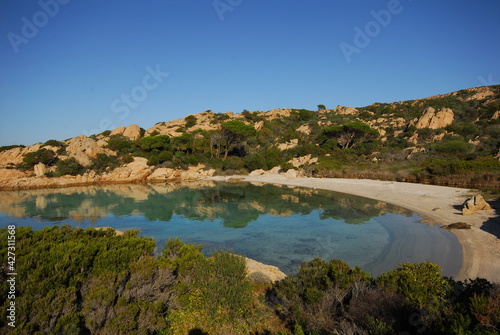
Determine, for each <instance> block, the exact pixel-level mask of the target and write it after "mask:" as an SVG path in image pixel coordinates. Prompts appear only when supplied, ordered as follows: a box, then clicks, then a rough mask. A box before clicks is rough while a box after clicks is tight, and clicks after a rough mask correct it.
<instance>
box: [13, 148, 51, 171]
mask: <svg viewBox="0 0 500 335" xmlns="http://www.w3.org/2000/svg"><path fill="white" fill-rule="evenodd" d="M56 162H57V156H56V154H55V153H54V151H52V150H49V149H40V150H38V151H35V152H29V153H27V154H26V155H24V157H23V162H22V163H21V165H20V168H21V169H31V168H33V166H35V165H36V164H38V163H43V164H45V165H47V166H52V165H54V164H55V163H56Z"/></svg>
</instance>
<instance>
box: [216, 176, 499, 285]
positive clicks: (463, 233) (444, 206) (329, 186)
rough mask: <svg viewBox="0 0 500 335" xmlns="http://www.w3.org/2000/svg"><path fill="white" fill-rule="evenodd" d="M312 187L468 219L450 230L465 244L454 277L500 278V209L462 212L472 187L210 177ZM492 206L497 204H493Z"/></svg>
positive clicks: (438, 217)
mask: <svg viewBox="0 0 500 335" xmlns="http://www.w3.org/2000/svg"><path fill="white" fill-rule="evenodd" d="M207 179H211V180H219V181H231V180H235V181H236V180H237V181H247V182H258V183H270V184H280V185H289V186H300V187H311V188H317V189H324V190H330V191H336V192H342V193H348V194H353V195H357V196H362V197H366V198H371V199H376V200H381V201H384V202H387V203H390V204H394V205H397V206H400V207H404V208H407V209H409V210H411V211H413V212H416V213H418V214H420V215H421V216H423V217H424V218H426V219H428V220H429V221H431V222H433V223H437V224H440V225H448V224H451V223H455V222H466V223H468V224H470V225H472V229H470V230H451V232H452V233H453V234H455V235H456V236H457V238H458V240H459V242H460V243H461V244H462V247H463V264H462V268H461V269H460V271H459V273H458V275H457V276H456V278H455V279H458V280H464V279H467V278H471V279H474V278H476V277H481V278H486V279H488V280H490V281H493V282H500V238H499V237H500V216H499V214H498V213H499V209H492V210H484V211H479V212H477V213H476V214H474V215H469V216H463V215H462V213H461V208H462V206H461V205H462V204H463V203H464V201H465V200H466V199H467V198H468V197H471V196H473V195H475V194H477V193H474V192H473V191H471V190H469V189H463V188H454V187H444V186H434V185H425V184H412V183H400V182H390V181H380V180H367V179H339V178H291V179H289V178H286V177H285V176H282V175H261V176H246V177H245V176H233V177H212V178H207ZM492 205H493V207H494V206H495V205H496V204H492Z"/></svg>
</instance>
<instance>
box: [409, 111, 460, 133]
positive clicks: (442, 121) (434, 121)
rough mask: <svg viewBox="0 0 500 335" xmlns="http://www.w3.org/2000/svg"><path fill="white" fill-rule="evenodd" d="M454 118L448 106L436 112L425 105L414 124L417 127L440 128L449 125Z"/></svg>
mask: <svg viewBox="0 0 500 335" xmlns="http://www.w3.org/2000/svg"><path fill="white" fill-rule="evenodd" d="M454 118H455V114H454V113H453V111H452V110H451V109H450V108H442V109H441V110H440V111H439V112H436V110H435V109H434V108H432V107H427V108H426V109H425V110H424V114H423V115H422V116H421V117H420V119H418V121H417V124H416V125H415V126H416V127H417V129H423V128H430V129H440V128H444V127H447V126H449V125H451V124H452V123H453V119H454Z"/></svg>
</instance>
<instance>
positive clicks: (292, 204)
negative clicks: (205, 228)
mask: <svg viewBox="0 0 500 335" xmlns="http://www.w3.org/2000/svg"><path fill="white" fill-rule="evenodd" d="M314 210H319V213H320V218H321V219H322V220H324V219H329V218H332V219H335V220H342V221H345V222H346V223H350V224H361V223H365V222H367V221H369V220H370V219H371V218H373V217H377V216H380V215H382V214H384V213H386V212H398V213H405V212H406V211H405V210H404V209H401V208H398V207H395V206H391V205H387V204H386V203H383V202H380V201H376V200H371V199H365V198H360V197H356V196H351V195H347V194H341V193H335V192H330V191H322V190H315V189H304V188H290V187H284V186H281V187H280V186H274V185H252V184H249V183H212V182H192V183H175V184H174V183H170V184H135V185H111V186H86V187H76V188H65V189H50V190H47V189H45V190H22V191H4V192H0V212H2V213H5V214H7V215H9V216H14V217H38V218H40V219H41V220H44V221H61V220H65V219H73V220H75V221H76V222H83V221H84V220H89V221H91V222H96V221H97V220H98V219H99V218H102V217H106V216H109V215H110V214H111V215H113V216H115V217H128V216H131V215H142V216H144V217H145V218H146V219H147V220H151V221H170V220H171V219H172V217H173V216H175V215H177V216H183V217H184V218H187V219H190V220H198V221H201V220H220V222H221V223H222V224H223V225H224V226H225V227H231V228H243V227H245V226H246V225H247V224H248V223H250V222H253V221H255V220H257V219H258V217H259V216H260V215H272V216H283V217H287V216H290V215H307V214H310V213H311V212H312V211H314Z"/></svg>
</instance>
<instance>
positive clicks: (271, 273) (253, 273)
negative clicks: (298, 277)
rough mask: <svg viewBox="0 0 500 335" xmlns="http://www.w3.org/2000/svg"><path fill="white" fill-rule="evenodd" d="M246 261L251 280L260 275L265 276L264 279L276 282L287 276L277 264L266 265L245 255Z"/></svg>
mask: <svg viewBox="0 0 500 335" xmlns="http://www.w3.org/2000/svg"><path fill="white" fill-rule="evenodd" d="M245 262H246V266H247V276H248V277H249V278H250V279H251V280H252V277H254V278H256V277H257V276H259V277H261V278H263V279H264V281H269V282H272V283H274V282H277V281H280V280H282V279H285V278H286V274H284V273H283V272H282V271H281V270H280V269H278V268H277V267H276V266H272V265H266V264H263V263H260V262H257V261H255V260H253V259H250V258H246V257H245ZM259 280H261V279H259Z"/></svg>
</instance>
